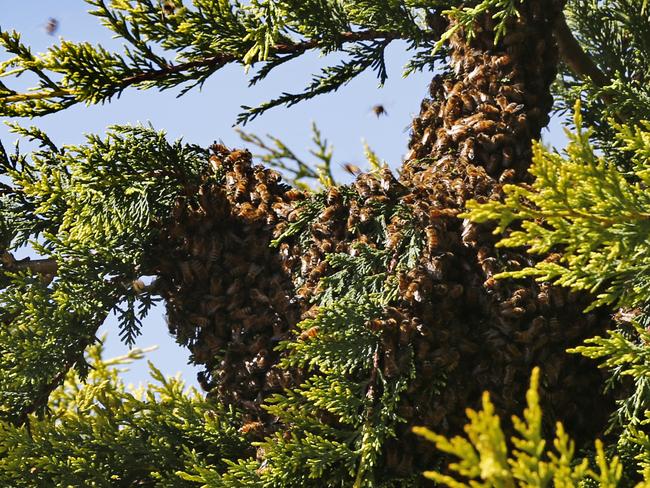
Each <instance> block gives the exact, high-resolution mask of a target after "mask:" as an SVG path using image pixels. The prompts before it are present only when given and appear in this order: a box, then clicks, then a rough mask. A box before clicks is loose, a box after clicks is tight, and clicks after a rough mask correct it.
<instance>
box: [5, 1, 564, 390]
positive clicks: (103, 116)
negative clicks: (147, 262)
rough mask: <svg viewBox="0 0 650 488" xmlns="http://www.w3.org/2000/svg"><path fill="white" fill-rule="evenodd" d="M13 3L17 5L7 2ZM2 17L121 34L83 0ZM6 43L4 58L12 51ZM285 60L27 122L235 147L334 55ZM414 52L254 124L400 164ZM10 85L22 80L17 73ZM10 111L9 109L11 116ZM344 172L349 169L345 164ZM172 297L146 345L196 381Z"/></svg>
mask: <svg viewBox="0 0 650 488" xmlns="http://www.w3.org/2000/svg"><path fill="white" fill-rule="evenodd" d="M8 5H11V6H10V7H9V8H7V6H8ZM0 6H4V8H0V27H2V29H3V30H10V29H15V30H17V31H19V32H20V33H21V34H22V36H23V41H24V42H25V43H26V44H28V45H30V46H31V47H32V50H33V52H43V51H44V50H46V49H47V47H48V46H49V45H51V44H53V43H56V42H58V39H59V38H60V37H61V38H65V39H66V40H72V41H89V42H92V43H101V44H102V45H104V46H105V47H111V48H114V49H116V50H118V49H119V48H120V42H119V41H116V40H114V39H112V38H111V32H110V31H108V30H107V29H105V28H104V27H103V26H101V25H100V24H99V22H98V19H97V18H96V17H93V16H91V15H88V14H87V11H88V10H89V6H88V5H87V4H86V3H85V2H84V1H83V0H58V1H56V2H55V1H52V0H23V1H22V2H14V1H9V0H0ZM50 17H52V18H56V19H57V20H58V21H59V27H58V30H57V32H56V33H55V35H54V36H50V35H48V34H47V33H46V30H45V26H46V24H47V22H48V19H49V18H50ZM6 57H7V55H6V53H0V61H2V60H4V59H6ZM304 58H305V59H301V60H298V61H294V62H293V63H289V64H288V66H287V67H285V68H279V69H278V70H277V72H276V73H272V74H271V75H270V76H269V77H268V78H267V80H265V81H264V82H262V83H260V84H258V85H257V86H255V87H253V88H249V87H248V86H247V79H248V77H249V76H247V75H246V74H245V73H244V70H243V68H242V67H241V66H229V67H227V68H225V69H224V70H222V71H220V72H218V73H217V74H216V75H215V76H213V77H212V78H211V79H209V80H208V81H207V82H206V83H205V85H204V86H203V88H202V89H201V90H200V91H199V90H198V89H194V90H192V91H190V92H189V93H188V94H186V95H185V96H183V97H181V98H176V95H177V93H178V91H177V90H176V91H175V90H169V91H165V92H157V91H154V90H147V91H139V90H134V89H131V90H127V91H126V92H125V93H124V94H123V95H122V96H121V97H120V98H119V99H115V100H113V101H111V102H110V103H107V104H104V105H95V106H91V107H86V106H77V107H74V108H72V109H68V110H66V111H64V112H62V113H58V114H53V115H49V116H46V117H44V118H40V119H33V120H19V122H21V123H22V124H24V125H36V126H38V127H39V128H41V129H43V130H45V131H46V132H47V133H48V134H49V135H50V137H51V138H52V139H53V140H54V141H55V142H56V143H57V144H76V143H80V142H82V141H83V134H88V133H99V134H101V133H103V132H104V130H105V129H106V127H108V126H110V125H112V124H136V123H138V122H141V123H149V122H150V123H151V124H152V125H153V126H154V127H155V128H156V129H164V130H166V132H167V134H168V137H170V138H172V139H176V138H179V137H182V138H183V140H185V141H187V142H191V143H196V144H200V145H203V146H207V145H209V144H211V143H212V142H213V141H215V140H221V141H223V143H225V144H226V145H227V146H229V147H242V146H244V145H245V144H244V143H243V142H242V141H241V140H240V139H239V136H238V135H237V134H236V133H235V131H234V128H233V124H234V122H235V119H236V115H237V114H238V113H239V112H240V111H241V110H240V106H241V105H251V106H254V105H256V104H258V103H260V102H263V101H265V100H268V99H269V98H271V97H273V96H276V95H278V94H279V93H281V92H282V91H298V90H301V89H302V88H304V86H306V85H307V83H308V82H309V80H310V78H311V74H312V73H315V72H317V71H318V69H319V68H320V67H321V66H323V65H324V62H325V60H324V59H322V58H320V57H319V56H318V54H317V53H313V54H310V55H308V56H305V57H304ZM407 59H408V53H406V52H405V50H404V45H403V44H397V43H396V44H395V45H393V46H391V47H389V49H388V56H387V62H388V67H389V79H388V81H387V83H386V85H385V86H384V87H383V88H379V87H378V86H377V80H376V78H374V75H373V74H371V73H366V74H364V75H362V76H360V77H359V78H358V79H356V80H354V81H352V82H351V83H350V84H349V85H347V86H345V87H343V88H342V89H340V90H339V91H338V92H337V93H334V94H330V95H325V96H321V97H319V98H317V99H315V100H311V101H307V102H303V103H301V104H298V105H297V106H294V107H292V108H290V109H285V108H278V109H275V110H272V111H270V112H268V113H267V114H266V115H263V116H261V117H259V118H257V119H255V120H254V121H253V122H251V123H250V124H248V125H247V126H246V127H245V128H244V129H245V130H246V131H247V132H253V133H256V134H257V135H260V136H262V135H265V134H272V135H274V136H276V137H279V138H280V139H281V140H283V141H284V142H285V143H286V144H287V145H288V146H289V147H291V148H292V149H294V151H295V152H296V153H298V154H300V155H303V156H305V157H306V158H308V152H307V151H308V149H309V140H310V137H311V132H310V125H311V122H312V121H315V122H316V123H317V124H318V126H319V128H320V129H321V132H322V133H323V135H324V136H325V137H326V138H327V139H328V141H329V142H330V143H331V144H333V145H334V160H335V161H336V162H337V163H340V164H343V163H353V164H356V165H361V166H363V161H364V158H363V143H362V141H363V140H365V141H367V142H368V144H369V145H370V147H371V148H372V149H373V150H374V151H375V152H376V153H377V154H378V155H379V157H380V158H382V159H384V160H385V161H387V162H388V163H389V164H390V165H391V166H392V167H397V166H399V164H400V162H401V160H402V157H403V155H404V154H405V152H406V144H407V141H408V126H409V123H410V120H411V118H412V117H413V115H415V114H416V113H417V112H418V110H419V105H420V101H421V99H422V98H423V97H424V96H425V95H426V93H427V85H428V82H429V80H430V78H431V74H430V73H416V74H413V75H411V76H409V77H408V78H406V79H404V78H402V76H401V71H402V69H401V68H402V66H403V65H404V64H405V62H406V60H407ZM7 84H9V86H13V87H15V86H16V85H15V84H14V85H12V84H11V82H7ZM376 104H382V105H384V106H385V107H386V110H387V112H388V115H387V116H385V117H379V118H378V117H376V116H375V115H374V114H373V113H372V111H371V108H372V107H373V106H374V105H376ZM5 120H6V119H5ZM553 126H554V129H552V130H551V131H550V132H548V131H546V132H545V135H544V139H545V141H547V142H549V143H550V144H553V145H560V146H561V145H562V144H563V138H562V136H561V131H560V130H559V129H558V128H557V124H553ZM0 140H1V141H2V142H3V144H4V145H5V147H11V146H12V145H13V143H14V141H15V140H16V137H15V136H14V135H13V134H10V133H9V132H8V130H7V128H6V127H5V126H4V125H1V126H0ZM337 170H338V171H339V175H340V176H342V175H343V172H342V171H341V170H340V167H339V166H337ZM163 315H164V313H163V309H162V307H159V309H157V310H155V311H154V312H153V313H151V315H150V316H149V317H148V318H147V320H146V322H145V325H144V328H143V330H142V332H143V334H142V336H140V337H139V339H138V343H137V346H138V347H146V346H150V345H154V344H156V345H158V346H159V348H158V349H157V350H156V351H155V352H152V353H149V354H148V356H147V357H148V359H150V360H151V361H153V362H154V363H155V364H156V366H157V367H158V368H159V369H161V370H162V371H163V373H165V374H169V375H173V374H175V373H177V372H181V373H182V375H183V377H184V378H185V379H186V381H187V382H188V383H191V384H196V380H195V372H196V368H195V367H193V366H191V365H188V364H187V360H188V353H187V351H186V350H185V349H184V348H182V347H181V346H178V345H176V344H175V342H174V340H173V338H172V337H170V336H169V334H168V332H167V325H166V323H165V320H164V316H163ZM102 330H103V331H104V332H106V333H108V340H107V355H108V356H116V355H121V354H124V353H125V352H126V350H127V347H126V346H124V345H123V344H121V343H120V342H119V339H118V338H117V330H116V323H115V321H114V320H110V321H109V322H108V323H107V324H105V326H104V327H103V329H102ZM124 378H125V379H126V380H127V381H129V382H135V383H137V382H140V381H144V380H146V379H147V378H148V373H147V367H146V365H145V364H144V363H143V364H136V365H133V366H132V367H131V370H130V371H129V372H128V373H125V374H124Z"/></svg>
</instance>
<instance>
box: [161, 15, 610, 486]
mask: <svg viewBox="0 0 650 488" xmlns="http://www.w3.org/2000/svg"><path fill="white" fill-rule="evenodd" d="M530 3H535V4H536V3H537V2H530ZM521 8H522V9H523V10H524V13H525V12H526V10H525V9H528V8H536V7H535V6H532V7H531V6H529V5H528V3H526V4H522V7H521ZM540 15H541V14H540V13H539V12H537V13H535V12H533V13H530V12H528V13H527V14H526V13H525V14H522V16H521V17H520V18H519V19H518V20H516V21H515V22H516V25H515V26H514V28H513V29H511V30H510V31H509V33H508V34H507V35H506V37H505V39H504V41H503V42H502V43H501V44H500V45H499V46H498V47H496V48H495V47H494V43H493V40H494V39H493V37H491V36H492V35H491V34H488V33H489V32H490V29H489V25H487V26H486V28H485V29H484V31H481V32H479V34H478V35H477V37H476V38H475V39H474V40H473V41H472V42H471V43H470V44H467V43H464V41H463V40H462V38H461V37H455V38H454V39H452V61H453V66H454V73H448V74H446V75H441V76H438V77H436V78H435V79H434V81H433V83H432V85H431V90H430V93H431V96H432V98H433V100H425V102H423V105H422V110H421V113H420V114H419V116H418V117H417V118H416V119H415V120H414V122H413V130H412V139H411V142H410V145H409V147H410V153H409V155H408V156H407V158H406V159H407V161H406V163H405V166H404V168H403V171H402V174H401V177H400V179H399V180H398V179H396V178H395V177H394V176H393V175H392V173H391V172H390V171H389V170H388V169H383V170H381V171H379V172H376V173H373V174H359V175H358V176H357V178H356V181H355V182H354V184H353V185H351V186H350V187H349V188H347V189H345V191H343V189H341V188H336V187H332V188H329V189H328V190H327V191H326V192H325V193H324V194H323V196H322V201H323V205H322V209H321V211H320V212H319V213H318V215H316V216H315V217H314V218H312V219H311V220H310V221H309V222H308V223H307V224H305V225H306V226H307V227H306V229H307V230H306V232H307V237H306V238H305V236H303V238H301V239H298V238H297V237H296V236H293V237H289V238H287V239H284V240H283V241H282V242H281V243H280V244H279V246H278V247H277V248H270V247H269V242H270V241H271V239H273V238H277V237H278V236H280V235H282V234H283V233H284V232H285V231H286V230H287V229H288V228H289V226H290V225H292V224H295V223H296V222H298V221H299V220H300V219H301V218H302V217H303V213H302V212H304V211H305V210H304V209H305V208H306V206H304V205H302V206H301V205H298V203H299V202H303V201H304V200H305V199H306V198H313V197H309V196H306V195H305V194H303V193H302V192H300V191H297V190H294V189H290V188H289V187H287V186H286V185H284V184H282V182H281V181H280V178H279V175H278V174H277V173H275V172H273V171H270V170H266V169H264V168H262V167H260V166H253V165H252V164H251V162H250V154H249V153H248V152H246V151H230V150H228V149H227V148H225V147H224V146H221V145H215V146H213V148H212V150H213V155H212V157H211V159H210V162H211V164H212V171H216V172H222V173H223V174H224V175H225V176H224V183H223V184H217V183H215V182H214V179H213V178H210V177H206V179H205V181H204V183H202V184H201V185H200V187H199V188H188V190H187V196H186V197H182V198H180V199H179V201H178V204H177V208H176V211H175V213H174V215H173V216H172V219H171V222H170V223H169V225H167V227H166V228H165V233H166V234H165V235H166V236H167V238H166V239H165V240H163V242H162V243H161V252H160V256H162V257H161V262H160V266H159V274H160V275H161V276H162V277H163V278H164V280H165V281H166V283H167V288H166V298H167V303H168V308H167V310H168V316H169V323H170V329H171V330H172V332H173V333H174V334H175V335H176V336H177V338H178V340H179V341H180V342H181V343H183V344H186V345H188V347H189V348H190V350H191V351H192V353H193V357H194V360H195V361H196V362H197V363H201V364H204V365H205V366H206V371H205V372H204V373H202V376H201V382H202V384H203V386H204V387H205V388H206V389H208V390H211V391H212V392H213V393H212V394H214V395H216V396H218V397H219V398H220V399H221V400H223V401H225V402H226V403H232V404H235V405H236V406H238V407H239V408H240V409H242V410H244V411H246V412H248V417H247V423H246V424H245V430H246V432H247V433H248V432H250V433H253V434H254V435H256V436H259V435H261V433H263V432H268V429H269V428H270V427H269V426H270V425H271V424H272V423H273V419H269V418H268V417H267V416H265V414H264V413H263V412H262V410H261V409H260V404H261V402H262V401H263V400H264V398H266V396H267V395H269V394H270V393H273V392H277V391H280V390H281V389H282V388H286V387H288V386H291V385H292V384H294V385H295V384H296V382H298V381H301V380H302V379H303V376H304V373H303V372H301V371H282V370H279V369H278V368H277V367H276V364H277V362H278V360H279V354H278V353H277V352H276V351H275V350H274V346H275V345H276V344H277V343H278V342H279V341H281V340H286V339H288V340H298V341H308V340H313V339H314V338H315V337H318V335H319V333H321V331H320V330H319V329H318V327H312V328H309V329H307V330H304V331H297V330H296V329H295V327H294V326H295V324H296V323H297V322H298V321H299V320H300V319H304V318H308V317H313V316H314V314H315V313H316V308H315V306H314V305H313V301H312V298H313V297H314V296H316V295H317V294H318V293H319V292H320V291H322V290H321V289H320V288H319V286H320V285H321V279H322V278H323V277H324V276H327V275H328V273H330V268H329V264H328V262H327V261H326V259H325V258H326V256H327V255H328V254H331V253H334V252H336V253H349V254H354V253H355V252H356V244H365V245H368V246H386V248H387V249H389V250H393V251H394V255H395V256H394V259H393V260H392V261H391V264H390V265H389V269H388V271H389V272H390V273H393V274H397V278H398V281H399V288H400V295H399V298H398V299H397V300H396V301H395V303H392V304H391V306H390V307H387V308H386V309H385V310H384V313H383V314H382V316H381V317H378V318H377V319H376V320H372V321H370V322H369V323H368V324H367V326H368V327H369V328H371V329H372V330H374V331H375V332H380V334H381V345H380V350H379V351H378V353H377V359H376V368H377V369H381V372H382V374H383V375H384V376H385V377H386V378H389V379H390V378H396V377H398V376H399V375H401V374H403V373H405V372H406V371H408V370H409V368H410V365H411V358H412V360H413V361H414V363H415V370H416V373H417V374H416V376H415V378H414V379H413V380H411V381H410V383H409V386H408V389H407V391H406V393H405V394H404V395H402V398H401V399H400V407H399V413H400V415H401V416H402V417H403V418H404V419H405V420H406V422H405V423H403V424H400V426H399V427H398V436H397V438H396V439H393V440H391V441H389V442H388V443H387V444H386V446H385V449H384V458H385V466H386V469H388V470H389V471H392V472H394V473H397V474H398V475H409V474H411V473H412V472H413V471H414V469H418V470H421V469H424V468H428V467H430V466H431V463H432V460H431V456H432V455H433V454H432V451H433V450H432V449H431V448H430V445H429V444H422V443H421V442H420V440H418V439H415V438H414V437H413V436H412V434H410V428H411V426H413V425H427V426H429V427H431V428H433V429H434V430H436V431H437V432H448V433H452V432H453V433H458V432H460V431H461V430H462V426H463V425H464V424H465V423H466V416H465V407H467V406H473V407H476V406H478V402H479V400H480V396H481V394H482V392H483V391H485V390H490V391H491V393H492V399H493V401H494V403H495V404H496V405H497V408H498V409H500V410H502V411H506V410H507V411H510V412H513V411H514V412H519V411H521V407H522V401H524V399H525V389H526V385H527V380H528V378H529V375H530V370H531V368H532V367H533V366H535V365H542V366H543V368H544V369H543V374H544V378H543V392H544V395H543V398H544V402H546V404H547V406H548V409H547V410H546V411H547V412H549V413H550V414H551V415H550V416H549V418H550V419H551V420H554V419H553V418H552V416H553V413H555V414H557V416H558V417H561V418H562V419H563V420H564V422H565V425H566V426H567V428H568V430H569V431H570V432H571V433H572V434H573V435H574V436H576V437H577V438H578V439H580V438H581V437H580V436H581V434H584V437H589V436H590V435H592V434H593V432H594V431H596V430H598V429H600V428H601V427H602V424H601V423H600V422H601V421H602V422H604V421H605V420H606V417H607V408H603V409H601V410H602V411H599V412H595V413H594V414H593V415H589V416H584V415H581V412H584V411H591V410H593V409H592V408H591V407H592V406H593V405H594V404H601V405H606V402H605V401H604V400H603V398H602V397H601V395H600V385H601V382H602V375H601V373H600V372H599V371H597V369H596V368H595V367H594V366H593V365H592V364H590V363H587V362H585V361H584V360H583V359H581V358H580V357H579V356H577V355H571V356H569V355H567V354H565V352H564V351H565V350H566V349H567V348H568V347H571V346H574V345H577V344H578V343H580V342H581V340H582V339H583V338H584V337H587V336H593V335H594V334H597V333H598V332H600V331H602V330H604V329H605V328H607V327H608V326H609V325H610V318H609V315H608V314H606V313H602V312H592V313H590V314H587V315H584V314H583V313H582V310H583V309H584V308H585V307H586V305H587V303H588V298H586V297H582V296H578V295H572V294H570V293H568V292H566V291H565V290H562V289H558V288H553V287H550V286H548V285H545V284H536V283H534V282H533V281H532V280H524V281H513V280H510V281H497V280H495V279H494V274H495V273H497V272H500V271H502V270H505V269H512V268H517V267H522V266H527V265H529V264H530V263H531V262H530V257H529V256H527V255H525V254H522V253H518V252H511V251H497V250H496V249H495V247H494V244H495V237H494V236H492V234H491V229H490V228H489V227H486V226H478V225H476V224H472V223H469V222H467V221H463V220H461V219H458V218H457V215H458V213H459V212H460V211H462V210H463V209H464V206H465V202H466V201H467V200H468V199H469V198H475V199H478V200H479V201H481V200H482V201H486V200H488V199H492V198H500V188H501V184H502V183H503V182H505V181H525V180H526V178H527V177H526V169H527V167H528V165H529V164H530V143H529V140H530V138H533V137H538V136H539V133H540V130H541V127H542V125H543V124H544V123H545V120H546V115H545V114H546V113H547V112H548V109H550V95H549V93H548V88H549V84H550V82H551V80H552V79H553V76H554V69H555V62H554V60H555V53H554V49H553V47H552V40H551V38H550V36H551V32H552V29H551V28H549V26H548V25H546V24H545V23H544V22H542V21H539V20H538V18H539V16H540ZM544 18H546V17H544ZM531 19H532V20H531ZM490 22H491V20H490V19H487V20H486V23H487V24H489V23H490ZM526 22H530V23H531V24H530V25H519V24H525V23H526ZM522 32H525V35H524V39H523V41H522V39H520V37H521V36H522ZM513 36H514V37H513ZM517 36H519V37H517ZM526 36H529V37H526ZM529 40H530V42H528V41H529ZM531 46H532V47H531ZM377 115H380V114H377ZM193 194H196V195H198V197H197V198H196V199H194V200H193V199H192V198H190V196H191V195H193ZM319 198H321V197H319ZM396 205H400V206H402V207H404V208H406V209H407V210H408V211H407V212H406V213H405V212H401V213H400V212H396V213H388V214H387V213H385V210H381V209H387V208H388V209H390V208H395V206H396ZM380 220H387V235H385V236H384V235H382V236H381V239H379V238H378V235H377V229H378V228H380V226H378V225H377V224H378V222H379V221H380ZM414 226H415V227H417V228H418V229H420V235H421V238H422V242H423V246H422V250H421V253H420V255H419V258H418V261H417V263H416V264H415V265H414V266H413V267H412V268H411V269H409V270H400V269H397V268H396V267H394V265H393V263H394V262H395V261H396V259H397V258H399V256H400V253H402V252H404V241H405V237H404V236H406V235H409V234H408V232H407V231H408V229H412V228H413V227H414ZM441 378H444V387H441V383H440V379H441ZM577 378H580V380H579V381H578V379H577ZM371 383H372V382H371ZM369 393H371V392H370V391H369ZM601 417H602V418H601Z"/></svg>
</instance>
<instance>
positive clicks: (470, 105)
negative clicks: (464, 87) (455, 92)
mask: <svg viewBox="0 0 650 488" xmlns="http://www.w3.org/2000/svg"><path fill="white" fill-rule="evenodd" d="M460 99H461V100H462V102H463V108H464V109H465V111H466V112H473V111H474V109H475V108H476V103H475V101H474V98H472V97H471V96H470V95H469V94H468V93H467V92H462V93H461V94H460Z"/></svg>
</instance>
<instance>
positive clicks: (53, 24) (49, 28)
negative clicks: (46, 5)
mask: <svg viewBox="0 0 650 488" xmlns="http://www.w3.org/2000/svg"><path fill="white" fill-rule="evenodd" d="M57 30H59V21H58V19H55V18H54V17H50V18H49V19H47V23H46V24H45V32H46V33H47V35H48V36H53V35H54V34H56V31H57Z"/></svg>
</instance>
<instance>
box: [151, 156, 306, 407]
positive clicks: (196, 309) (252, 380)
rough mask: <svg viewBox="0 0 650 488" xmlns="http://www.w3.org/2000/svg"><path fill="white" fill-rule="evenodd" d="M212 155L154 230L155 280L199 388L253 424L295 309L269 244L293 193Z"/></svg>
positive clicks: (241, 160) (264, 173) (240, 162)
mask: <svg viewBox="0 0 650 488" xmlns="http://www.w3.org/2000/svg"><path fill="white" fill-rule="evenodd" d="M212 151H213V154H212V156H211V158H210V163H211V167H210V170H209V171H208V172H207V173H206V174H205V175H204V177H203V181H202V183H201V184H200V185H198V187H192V188H187V189H186V196H183V197H180V198H179V199H178V200H177V202H176V206H175V208H174V211H173V215H172V218H171V219H170V222H169V225H167V226H166V227H165V228H164V230H163V236H162V237H161V239H160V249H159V252H158V253H157V254H158V256H159V263H158V265H157V273H158V274H159V276H160V278H161V282H162V283H161V285H160V286H161V289H162V295H163V296H164V298H165V299H166V304H167V319H168V323H169V328H170V332H171V333H172V334H173V335H175V336H176V339H177V341H178V342H179V343H181V344H183V345H186V346H187V347H189V349H190V351H191V353H192V357H191V359H192V361H193V362H194V363H196V364H202V365H205V370H204V371H202V372H201V373H199V382H200V383H201V386H202V387H203V388H204V389H205V390H206V391H210V392H211V394H213V395H217V396H218V397H219V398H221V399H222V400H223V401H224V402H226V403H231V404H235V405H237V406H239V407H240V408H241V409H242V410H243V411H245V412H248V413H249V414H250V416H251V417H252V418H257V416H259V415H260V414H261V410H260V404H261V400H262V398H263V397H264V396H265V395H267V394H270V393H273V392H277V391H280V390H281V389H282V388H283V387H286V386H287V381H288V380H289V378H288V377H287V374H286V373H284V372H282V371H279V370H278V369H276V368H273V366H274V364H275V363H276V362H277V359H278V354H277V353H276V352H275V351H274V346H276V345H277V343H278V342H279V341H281V340H283V339H285V338H287V337H288V331H289V329H290V327H291V326H292V325H294V324H295V323H296V322H297V321H298V319H299V308H298V307H297V306H296V304H295V303H294V302H293V301H292V297H293V295H294V292H293V286H292V283H291V280H290V278H289V276H288V275H287V273H286V269H285V267H284V265H283V263H282V262H281V260H280V257H279V256H278V254H277V250H276V249H272V248H271V247H270V245H269V243H270V240H271V238H272V234H273V228H274V225H275V223H276V221H277V220H278V218H279V216H283V217H286V218H288V217H289V215H288V213H289V212H290V211H291V209H292V206H291V199H292V198H300V197H301V195H300V193H299V192H296V191H294V190H291V189H290V188H289V187H288V186H286V185H284V184H282V183H281V181H280V176H279V174H278V173H277V172H275V171H273V170H269V169H265V168H263V167H262V166H253V165H252V164H251V155H250V153H248V151H228V150H227V149H226V148H225V147H224V146H221V145H214V146H213V147H212ZM218 173H221V174H222V180H223V181H222V182H220V181H217V179H215V176H214V175H215V174H218ZM193 196H195V197H194V198H193Z"/></svg>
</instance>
